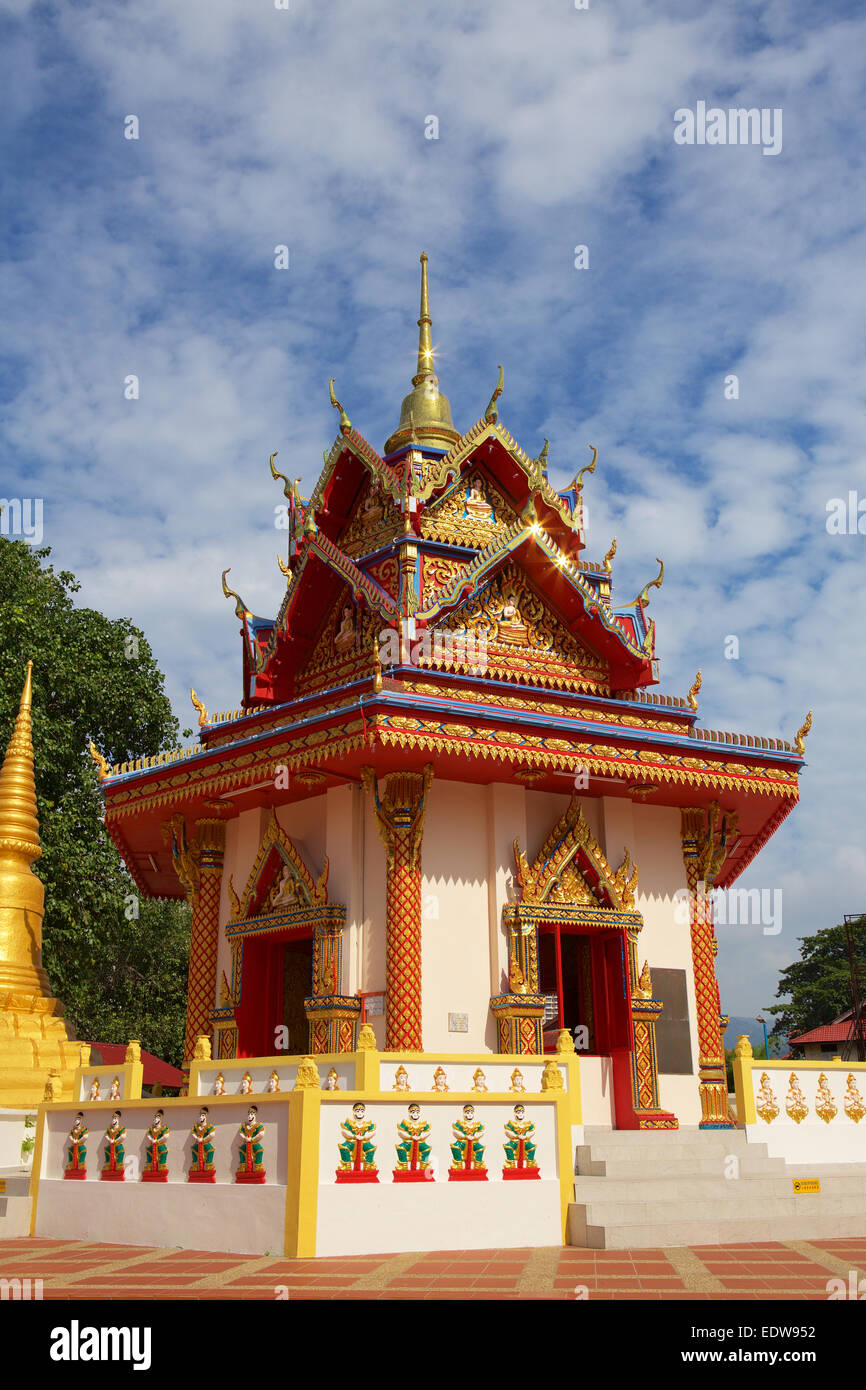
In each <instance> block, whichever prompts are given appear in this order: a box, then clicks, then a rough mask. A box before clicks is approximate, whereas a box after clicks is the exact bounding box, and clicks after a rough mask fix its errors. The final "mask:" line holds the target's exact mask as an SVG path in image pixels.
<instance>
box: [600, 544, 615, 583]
mask: <svg viewBox="0 0 866 1390" xmlns="http://www.w3.org/2000/svg"><path fill="white" fill-rule="evenodd" d="M615 554H616V536H614V538H613V540H612V541H611V543H610V550H609V551H608V552H607V554H606V555H605V557H604V560H603V562H602V563H603V564H604V567H605V569H606V570H607V572H608V574H610V572H611V569H612V568H613V567H612V565H611V560H612V559H613V557H614V555H615Z"/></svg>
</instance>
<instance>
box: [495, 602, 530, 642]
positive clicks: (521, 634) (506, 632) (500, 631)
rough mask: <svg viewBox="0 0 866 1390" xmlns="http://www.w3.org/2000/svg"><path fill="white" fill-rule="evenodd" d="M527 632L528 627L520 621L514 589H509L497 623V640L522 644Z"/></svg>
mask: <svg viewBox="0 0 866 1390" xmlns="http://www.w3.org/2000/svg"><path fill="white" fill-rule="evenodd" d="M527 632H528V628H527V626H526V623H522V622H521V621H520V613H519V611H518V608H517V602H516V595H515V593H514V591H513V590H511V591H510V592H509V593H507V594H506V595H505V603H504V605H503V608H502V615H501V617H500V619H499V622H498V623H497V632H496V638H497V641H499V642H508V643H513V644H515V645H518V646H523V645H524V643H525V642H526V637H527Z"/></svg>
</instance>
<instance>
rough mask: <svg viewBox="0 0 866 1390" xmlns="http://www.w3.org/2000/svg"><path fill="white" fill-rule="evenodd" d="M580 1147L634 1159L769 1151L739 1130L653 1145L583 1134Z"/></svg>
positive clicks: (595, 1154) (600, 1155)
mask: <svg viewBox="0 0 866 1390" xmlns="http://www.w3.org/2000/svg"><path fill="white" fill-rule="evenodd" d="M581 1147H582V1148H585V1149H592V1153H593V1157H595V1158H631V1159H633V1160H634V1161H635V1162H638V1161H639V1160H640V1159H642V1158H643V1157H644V1156H645V1155H646V1154H647V1153H653V1154H656V1155H662V1154H664V1155H669V1156H670V1157H671V1158H675V1157H676V1156H677V1155H682V1154H730V1153H735V1154H744V1153H751V1152H752V1150H753V1149H755V1150H757V1151H758V1152H759V1153H765V1152H766V1145H764V1144H760V1143H752V1144H749V1143H747V1142H746V1138H745V1136H744V1135H743V1134H742V1132H741V1131H740V1130H728V1131H724V1130H720V1131H719V1133H718V1134H713V1135H711V1136H710V1137H709V1138H707V1139H703V1138H702V1137H701V1136H700V1135H699V1134H693V1135H683V1137H682V1138H681V1139H678V1140H677V1142H676V1143H675V1144H653V1145H652V1147H651V1148H649V1147H648V1146H647V1145H646V1141H644V1144H643V1145H640V1144H626V1143H624V1142H623V1141H622V1140H621V1139H620V1138H619V1137H618V1136H616V1135H614V1136H612V1137H611V1138H610V1139H593V1138H591V1137H590V1136H588V1135H584V1138H583V1143H582V1145H581Z"/></svg>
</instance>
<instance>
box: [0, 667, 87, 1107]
mask: <svg viewBox="0 0 866 1390" xmlns="http://www.w3.org/2000/svg"><path fill="white" fill-rule="evenodd" d="M32 670H33V662H32V661H28V663H27V677H26V679H25V682H24V690H23V691H22V694H21V704H20V707H19V710H18V718H17V719H16V721H15V728H14V729H13V730H12V737H11V738H10V740H9V746H8V747H7V749H6V757H5V758H4V760H3V767H2V769H0V1108H4V1109H34V1108H35V1107H36V1106H37V1105H38V1104H39V1102H40V1101H41V1100H42V1098H43V1095H44V1092H45V1083H46V1081H47V1080H48V1076H49V1073H51V1072H53V1073H55V1075H54V1076H53V1078H52V1079H53V1086H54V1094H55V1097H56V1099H58V1100H66V1099H69V1098H71V1096H72V1076H73V1072H74V1070H75V1068H76V1067H78V1066H86V1065H87V1062H88V1061H89V1053H90V1049H89V1046H88V1045H87V1044H83V1043H78V1042H70V1040H69V1038H68V1037H67V1034H66V1025H65V1024H64V1022H63V1005H62V1004H61V1003H59V1001H58V1000H57V999H52V998H51V993H50V987H49V984H48V976H47V975H46V973H45V971H44V970H43V968H42V917H43V912H44V903H45V890H44V888H43V887H42V884H41V882H40V880H39V879H38V878H37V877H36V875H35V874H34V872H33V870H32V868H31V865H32V864H34V863H35V861H36V860H37V859H38V858H39V856H40V855H41V853H42V848H41V846H40V843H39V821H38V819H37V815H36V782H35V778H34V775H33V738H32V730H31V719H30V701H31V673H32Z"/></svg>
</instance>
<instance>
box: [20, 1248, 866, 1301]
mask: <svg viewBox="0 0 866 1390" xmlns="http://www.w3.org/2000/svg"><path fill="white" fill-rule="evenodd" d="M851 1270H854V1271H855V1272H856V1278H857V1279H858V1280H860V1279H864V1278H866V1239H863V1238H859V1239H850V1240H816V1241H787V1242H762V1243H759V1244H754V1245H727V1246H693V1247H689V1248H686V1249H672V1250H633V1251H629V1250H582V1249H576V1248H565V1249H560V1248H559V1247H555V1248H541V1249H535V1250H463V1251H444V1252H443V1251H439V1252H436V1253H431V1254H407V1255H358V1256H352V1257H350V1258H348V1257H347V1258H342V1259H321V1260H287V1259H284V1258H281V1257H279V1256H274V1255H266V1256H263V1257H259V1256H256V1255H226V1254H214V1253H209V1252H207V1251H199V1250H166V1249H153V1248H151V1247H147V1246H140V1245H133V1246H130V1245H96V1244H90V1243H89V1242H87V1241H71V1240H43V1239H38V1238H35V1239H24V1238H22V1239H20V1240H5V1241H0V1278H6V1279H11V1278H13V1277H15V1276H18V1277H19V1278H22V1279H23V1278H26V1277H28V1276H29V1277H30V1278H31V1279H35V1278H41V1279H42V1281H43V1286H42V1293H43V1298H44V1299H46V1300H47V1299H71V1300H76V1299H83V1298H86V1299H146V1300H148V1301H150V1300H152V1299H207V1300H213V1299H239V1298H246V1299H274V1298H277V1297H282V1298H285V1297H286V1296H288V1297H289V1298H290V1299H292V1298H302V1299H428V1298H430V1299H433V1298H448V1299H485V1298H495V1299H497V1300H500V1299H518V1298H519V1299H526V1298H531V1299H558V1300H564V1299H574V1298H576V1297H579V1298H588V1299H596V1300H597V1299H620V1298H631V1299H665V1300H668V1299H688V1300H712V1301H717V1300H722V1299H735V1300H739V1299H760V1300H766V1299H815V1300H825V1299H826V1298H827V1281H828V1279H831V1278H833V1277H834V1276H835V1277H841V1278H842V1279H844V1280H845V1282H846V1284H847V1282H848V1280H849V1276H850V1271H851Z"/></svg>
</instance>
